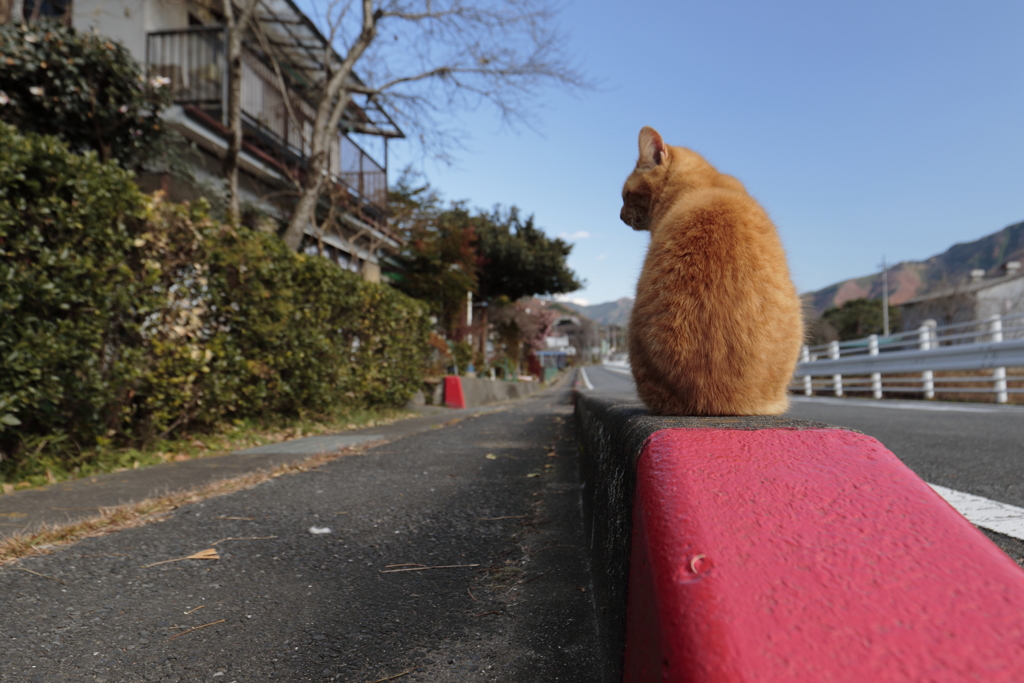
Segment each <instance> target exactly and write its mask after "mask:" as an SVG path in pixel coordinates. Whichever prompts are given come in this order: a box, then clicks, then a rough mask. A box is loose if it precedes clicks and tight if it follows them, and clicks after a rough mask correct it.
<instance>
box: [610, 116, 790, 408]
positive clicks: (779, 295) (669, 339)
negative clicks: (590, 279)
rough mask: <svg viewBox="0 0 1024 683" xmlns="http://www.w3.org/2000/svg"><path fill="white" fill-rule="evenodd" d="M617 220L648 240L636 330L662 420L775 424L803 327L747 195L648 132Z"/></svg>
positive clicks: (640, 365)
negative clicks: (747, 418) (763, 418)
mask: <svg viewBox="0 0 1024 683" xmlns="http://www.w3.org/2000/svg"><path fill="white" fill-rule="evenodd" d="M622 200H623V207H622V213H621V214H620V215H621V218H622V221H623V222H624V223H626V224H627V225H629V226H631V227H632V228H633V229H634V230H650V232H651V243H650V246H649V247H648V249H647V258H646V260H645V261H644V268H643V272H641V273H640V281H639V282H638V283H637V286H636V301H635V303H634V304H633V313H632V316H631V317H630V322H629V360H630V363H631V364H632V366H633V378H634V379H635V380H636V387H637V391H638V392H639V394H640V398H641V399H643V402H644V403H645V404H646V405H647V408H648V409H649V410H650V411H651V412H652V413H653V414H655V415H777V414H779V413H782V412H785V410H786V408H787V407H788V405H789V400H788V398H787V396H786V386H787V385H788V384H789V381H790V378H791V377H792V376H793V370H794V368H795V366H796V362H797V357H798V356H799V353H800V345H801V344H802V343H803V338H804V332H803V319H802V316H801V306H800V299H799V298H798V297H797V293H796V289H795V288H794V287H793V283H792V281H791V280H790V279H789V269H788V268H787V267H786V254H785V252H784V251H783V249H782V244H781V243H780V242H779V236H778V234H777V233H776V231H775V226H774V225H773V224H772V222H771V219H769V218H768V214H766V213H765V211H764V209H762V208H761V207H760V206H759V205H758V203H757V202H756V201H754V199H753V198H752V197H751V196H750V195H749V194H747V191H746V189H744V187H743V184H742V183H740V182H739V181H738V180H736V179H735V178H733V177H732V176H727V175H724V174H722V173H719V172H718V171H716V170H715V169H714V167H712V166H711V164H709V163H708V162H707V161H705V160H704V158H703V157H701V156H700V155H699V154H697V153H696V152H693V151H690V150H688V149H685V148H683V147H670V146H668V145H666V144H665V143H664V142H663V141H662V139H661V136H660V135H658V132H657V131H655V130H654V129H653V128H649V127H644V128H643V129H642V130H641V131H640V159H639V161H637V164H636V169H635V170H634V171H633V173H631V174H630V176H629V178H627V179H626V184H625V187H623V189H622Z"/></svg>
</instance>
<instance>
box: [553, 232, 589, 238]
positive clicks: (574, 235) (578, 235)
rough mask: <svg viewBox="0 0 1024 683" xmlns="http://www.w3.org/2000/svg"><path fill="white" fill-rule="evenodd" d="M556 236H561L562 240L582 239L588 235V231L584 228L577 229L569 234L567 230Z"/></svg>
mask: <svg viewBox="0 0 1024 683" xmlns="http://www.w3.org/2000/svg"><path fill="white" fill-rule="evenodd" d="M558 236H559V237H561V238H562V239H563V240H584V239H586V238H588V237H590V233H589V232H587V231H586V230H577V231H576V232H574V233H572V234H571V235H570V234H569V233H567V232H563V233H560V234H559V235H558Z"/></svg>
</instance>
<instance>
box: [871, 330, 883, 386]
mask: <svg viewBox="0 0 1024 683" xmlns="http://www.w3.org/2000/svg"><path fill="white" fill-rule="evenodd" d="M868 355H869V356H877V355H878V335H877V334H873V335H871V336H870V337H868ZM871 395H872V396H874V397H875V398H882V373H880V372H872V373H871Z"/></svg>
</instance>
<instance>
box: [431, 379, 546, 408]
mask: <svg viewBox="0 0 1024 683" xmlns="http://www.w3.org/2000/svg"><path fill="white" fill-rule="evenodd" d="M543 388H544V387H543V386H542V385H541V384H540V382H505V381H502V380H493V379H483V378H481V377H459V376H457V375H448V376H446V377H445V378H444V404H445V405H446V406H448V407H449V408H479V407H480V406H486V405H490V404H492V403H501V402H502V401H511V400H513V399H517V398H526V397H527V396H529V395H531V394H533V393H535V392H536V391H538V390H540V389H543Z"/></svg>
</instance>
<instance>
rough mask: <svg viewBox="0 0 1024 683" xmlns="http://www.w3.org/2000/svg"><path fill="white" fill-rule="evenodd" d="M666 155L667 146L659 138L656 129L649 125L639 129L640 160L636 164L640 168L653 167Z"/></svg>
mask: <svg viewBox="0 0 1024 683" xmlns="http://www.w3.org/2000/svg"><path fill="white" fill-rule="evenodd" d="M667 155H668V147H666V146H665V142H664V141H663V140H662V139H661V135H659V134H658V131H656V130H654V129H653V128H651V127H650V126H644V127H643V128H641V129H640V160H639V161H638V162H637V164H636V165H637V166H639V167H641V168H654V167H655V166H658V165H660V164H661V163H662V162H663V161H664V160H665V157H666V156H667Z"/></svg>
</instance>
